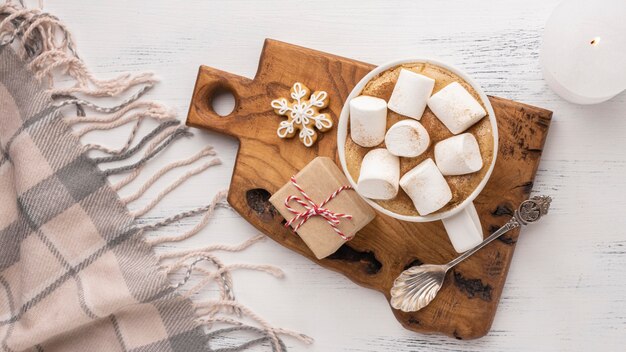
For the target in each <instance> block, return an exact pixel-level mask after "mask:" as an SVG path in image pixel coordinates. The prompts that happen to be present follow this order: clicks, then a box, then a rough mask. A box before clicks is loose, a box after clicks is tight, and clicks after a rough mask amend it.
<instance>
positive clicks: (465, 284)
mask: <svg viewBox="0 0 626 352" xmlns="http://www.w3.org/2000/svg"><path fill="white" fill-rule="evenodd" d="M454 285H455V286H456V287H457V288H458V289H459V290H460V291H461V292H463V293H464V294H465V295H466V296H467V297H468V298H474V297H478V298H480V299H482V300H483V301H486V302H490V301H491V292H492V291H493V288H492V287H491V285H484V284H483V282H482V281H481V280H480V279H466V278H465V277H463V274H461V273H460V272H458V271H455V272H454Z"/></svg>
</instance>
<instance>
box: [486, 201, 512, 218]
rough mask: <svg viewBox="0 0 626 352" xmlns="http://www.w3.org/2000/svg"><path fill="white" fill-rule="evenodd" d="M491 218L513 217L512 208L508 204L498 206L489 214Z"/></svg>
mask: <svg viewBox="0 0 626 352" xmlns="http://www.w3.org/2000/svg"><path fill="white" fill-rule="evenodd" d="M491 215H493V216H507V215H508V216H513V207H512V206H511V204H509V203H502V204H498V206H497V207H496V209H495V210H494V211H492V212H491Z"/></svg>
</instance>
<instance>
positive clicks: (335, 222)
mask: <svg viewBox="0 0 626 352" xmlns="http://www.w3.org/2000/svg"><path fill="white" fill-rule="evenodd" d="M291 184H292V185H293V186H294V187H295V188H296V189H297V190H298V191H299V192H300V193H301V194H302V197H304V199H305V200H306V202H305V201H304V200H302V199H301V198H300V197H298V196H296V195H290V196H289V197H287V198H286V199H285V207H286V208H287V210H289V211H290V212H292V213H293V214H295V215H296V216H295V217H294V218H293V219H291V220H289V221H287V223H286V224H285V227H290V226H291V225H292V224H293V223H296V222H298V221H300V222H298V223H297V224H296V225H295V226H294V227H293V231H294V232H296V231H298V229H299V228H300V226H302V225H304V223H305V222H307V220H309V219H310V218H312V217H313V216H321V217H323V218H324V219H325V220H326V221H327V222H328V224H329V225H330V227H332V228H333V230H335V232H336V233H337V234H338V235H339V236H341V238H343V239H344V240H346V241H349V240H351V239H352V237H354V236H350V237H348V236H346V235H345V234H344V233H343V232H342V231H341V230H339V227H338V226H339V220H340V219H352V215H348V214H344V213H335V212H333V211H332V210H330V209H327V208H324V205H326V203H328V202H330V201H331V200H333V199H334V198H335V197H337V195H339V193H341V192H342V191H344V190H346V189H352V187H351V186H341V187H339V188H338V189H337V190H336V191H334V192H333V193H332V194H331V195H330V196H328V198H326V199H325V200H324V201H323V202H321V203H320V204H315V202H314V201H313V200H312V199H311V197H309V195H308V194H306V192H305V191H304V189H303V188H302V187H300V185H299V184H298V183H297V182H296V177H295V176H292V177H291ZM292 200H293V201H295V202H296V203H298V204H300V205H301V206H302V207H303V208H304V209H305V211H302V212H301V211H298V210H296V209H294V208H292V207H291V206H290V205H289V203H290V202H291V201H292Z"/></svg>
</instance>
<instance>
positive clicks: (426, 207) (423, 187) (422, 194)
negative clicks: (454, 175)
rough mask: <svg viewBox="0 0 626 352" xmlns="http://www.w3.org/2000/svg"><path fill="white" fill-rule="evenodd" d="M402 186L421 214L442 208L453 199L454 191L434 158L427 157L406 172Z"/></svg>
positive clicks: (401, 181) (401, 182)
mask: <svg viewBox="0 0 626 352" xmlns="http://www.w3.org/2000/svg"><path fill="white" fill-rule="evenodd" d="M400 186H401V187H402V189H403V190H404V192H406V194H408V195H409V197H410V198H411V200H412V201H413V205H415V209H417V211H418V212H419V214H420V215H421V216H424V215H428V214H430V213H432V212H434V211H437V210H439V209H441V208H442V207H443V206H444V205H446V204H448V202H449V201H450V200H451V199H452V191H451V190H450V186H448V182H446V179H445V178H444V177H443V175H442V174H441V172H440V171H439V169H438V168H437V165H435V162H434V161H433V159H430V158H428V159H426V160H424V161H422V162H421V163H420V164H419V165H417V166H416V167H414V168H413V169H411V170H410V171H409V172H407V173H406V174H404V176H402V178H401V179H400Z"/></svg>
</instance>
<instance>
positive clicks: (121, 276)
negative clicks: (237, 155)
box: [0, 0, 312, 352]
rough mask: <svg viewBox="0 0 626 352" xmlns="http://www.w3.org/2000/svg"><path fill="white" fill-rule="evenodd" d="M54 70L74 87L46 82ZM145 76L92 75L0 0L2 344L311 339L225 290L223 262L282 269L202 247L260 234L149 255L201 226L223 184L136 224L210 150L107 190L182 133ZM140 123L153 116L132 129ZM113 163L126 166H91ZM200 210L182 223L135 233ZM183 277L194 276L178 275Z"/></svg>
mask: <svg viewBox="0 0 626 352" xmlns="http://www.w3.org/2000/svg"><path fill="white" fill-rule="evenodd" d="M58 78H63V79H64V80H65V81H66V82H68V81H69V82H73V83H74V85H72V86H69V87H57V86H56V85H55V81H56V80H57V79H58ZM155 82H156V79H155V78H154V76H153V75H152V74H149V73H145V74H139V75H130V74H122V75H120V76H118V77H116V78H113V79H109V80H100V79H97V78H96V77H94V75H93V74H92V73H91V72H89V70H88V69H87V67H86V65H85V63H84V62H83V61H82V60H81V59H80V58H79V57H78V55H77V53H76V49H75V45H74V41H73V39H72V35H71V33H70V32H69V31H68V30H67V27H66V26H65V25H64V24H63V23H61V22H60V20H59V19H58V18H56V17H55V16H53V15H50V14H48V13H45V12H42V11H41V10H40V9H36V8H35V9H28V8H24V7H23V6H22V5H21V4H17V3H15V2H12V1H10V0H8V1H7V2H5V3H4V4H0V350H1V351H5V352H17V351H52V352H55V351H63V352H66V351H107V352H110V351H137V352H139V351H167V352H169V351H180V352H193V351H214V352H218V351H221V352H227V351H228V352H236V351H241V350H244V349H247V348H249V347H252V346H257V345H260V346H269V347H271V349H272V351H277V352H281V351H286V349H287V348H286V345H285V344H284V342H283V340H282V339H281V337H280V336H281V335H282V336H284V335H288V336H291V337H293V338H295V339H298V340H300V341H302V342H304V343H307V344H309V343H312V339H311V338H309V337H308V336H306V335H303V334H300V333H297V332H293V331H290V330H286V329H281V328H277V327H274V326H272V325H271V324H269V323H268V322H267V321H265V320H263V319H262V318H261V317H260V316H258V315H257V314H255V313H254V312H253V311H251V310H250V309H249V308H248V307H246V306H244V305H242V304H241V303H239V302H238V301H237V300H235V295H234V293H233V281H232V276H231V271H233V270H255V271H259V272H264V273H267V274H270V275H273V276H275V277H281V276H282V275H283V272H282V271H281V270H280V269H279V268H277V267H273V266H270V265H261V264H252V263H239V264H237V263H235V264H228V265H227V264H225V263H223V262H222V261H221V260H220V259H219V258H218V257H217V256H216V255H214V254H213V252H214V251H230V252H236V251H241V250H244V249H246V248H248V247H249V246H251V245H252V244H254V243H256V242H258V241H260V240H261V239H263V238H264V236H262V235H257V236H255V237H252V238H250V239H248V240H247V241H244V242H243V243H240V244H236V245H225V244H211V245H209V246H207V247H204V248H192V249H188V250H181V251H173V252H172V251H169V252H165V253H159V254H157V253H155V252H154V247H155V246H157V245H159V244H163V243H172V242H177V241H182V240H185V239H187V238H189V237H191V236H194V235H195V234H197V233H198V232H200V230H201V229H202V228H203V227H204V226H205V225H206V224H207V223H208V221H209V219H210V217H211V214H212V212H213V211H214V209H215V208H216V207H217V206H218V205H219V204H220V202H221V201H223V200H224V199H225V197H226V192H225V191H222V192H219V193H218V194H217V195H216V196H215V198H214V199H213V201H212V202H211V203H210V204H208V205H206V206H203V207H200V208H197V209H193V210H189V211H185V212H182V213H179V214H175V215H172V216H171V217H169V218H166V219H163V220H161V221H158V222H156V223H150V224H141V221H138V220H141V219H140V218H141V217H142V216H143V215H144V214H146V213H147V212H149V211H150V210H151V209H152V208H153V207H154V206H155V205H156V204H157V203H159V202H160V200H161V199H163V198H164V197H165V196H166V195H167V194H168V193H170V192H171V191H173V190H174V189H176V187H178V186H179V185H181V184H182V183H183V182H184V181H185V180H186V179H188V178H190V177H192V176H194V175H197V174H200V173H202V172H203V171H205V170H207V169H208V168H210V167H211V166H213V165H218V164H219V163H220V160H219V159H218V158H217V157H215V155H216V153H215V151H213V148H212V147H210V146H206V147H205V148H203V149H202V150H200V151H199V152H197V153H196V154H195V155H193V156H190V157H188V158H187V159H181V160H177V161H174V162H172V163H170V164H168V165H166V166H164V167H162V168H161V169H160V170H159V171H157V172H156V173H155V174H153V175H152V176H151V177H150V178H149V179H148V180H147V181H145V183H144V184H143V185H141V186H140V187H139V189H138V190H136V191H135V193H133V194H131V195H128V196H125V197H124V198H120V197H119V196H118V194H117V191H119V190H120V189H121V188H123V187H125V186H126V185H128V184H129V183H131V182H133V180H135V178H136V177H137V176H138V175H139V174H140V173H141V171H142V168H143V167H144V166H145V164H146V163H147V162H149V161H150V160H151V159H152V158H154V157H156V156H157V154H159V153H160V152H161V151H162V150H164V149H165V148H167V147H168V145H170V144H171V143H173V142H174V141H175V140H177V139H178V138H180V137H182V136H189V135H191V133H190V132H189V131H188V130H187V129H186V128H185V127H184V126H180V122H179V121H178V120H176V118H175V115H174V114H173V113H172V112H171V110H169V109H167V108H166V107H164V106H163V105H161V104H158V103H156V102H152V101H144V100H140V98H141V97H142V95H143V94H144V93H145V92H146V91H147V90H149V89H150V87H152V86H153V85H154V83H155ZM133 88H135V89H133ZM137 88H138V89H137ZM133 90H134V91H135V93H134V94H132V95H130V96H128V97H127V98H126V99H121V98H122V95H128V92H129V91H133ZM76 96H78V98H77V97H76ZM100 97H107V98H114V99H113V100H114V101H117V102H119V105H117V106H113V107H108V108H107V107H102V106H99V105H97V104H95V103H94V100H93V99H97V98H100ZM115 98H117V99H115ZM120 101H121V102H120ZM66 106H68V107H69V106H75V107H76V111H77V114H76V116H67V117H64V116H62V112H61V110H62V109H64V107H66ZM86 111H88V112H89V113H90V114H91V113H93V115H86ZM67 112H68V110H67V109H66V110H64V111H63V113H67ZM145 120H152V121H153V122H156V123H157V124H158V125H157V127H156V128H154V129H153V130H152V131H150V132H149V133H146V134H143V133H141V132H140V125H141V124H142V121H145ZM126 124H133V125H134V127H133V128H132V131H131V132H130V134H129V136H128V139H127V141H126V143H125V145H123V146H121V147H120V148H117V149H116V148H111V147H108V146H104V145H99V144H82V143H81V141H80V140H79V138H80V137H81V136H83V135H84V134H86V133H89V132H90V131H94V130H112V129H116V127H119V126H123V125H126ZM142 134H143V136H142V137H141V138H140V139H139V137H138V136H139V135H142ZM136 137H137V138H136ZM136 139H137V140H138V141H137V142H136V143H134V144H133V142H135V140H136ZM90 151H98V153H99V154H100V156H90V155H88V153H89V152H90ZM142 153H143V155H142V156H140V158H139V160H135V161H130V160H131V158H133V157H134V156H136V155H141V154H142ZM102 154H105V155H104V156H103V155H102ZM134 159H137V158H134ZM206 159H210V160H208V161H207V160H206ZM199 160H203V161H204V163H203V164H202V165H200V166H195V168H194V169H192V170H189V171H187V172H186V173H184V174H182V175H178V176H177V179H176V181H175V182H173V183H171V184H170V185H169V186H167V187H166V188H164V189H163V190H162V191H161V192H160V193H159V194H158V195H157V196H156V197H155V198H154V199H152V200H151V201H150V202H148V205H147V206H144V207H143V208H142V209H139V210H135V211H133V212H130V211H129V210H128V207H127V206H128V204H129V203H131V202H133V201H135V200H137V199H139V198H140V197H142V195H143V194H144V192H146V191H147V190H148V189H149V188H151V187H152V185H154V184H155V182H156V181H157V180H158V179H159V178H160V177H161V176H163V175H164V174H166V173H168V172H170V171H172V170H174V169H177V168H179V167H185V166H190V165H193V164H194V163H195V162H196V161H198V162H199ZM115 161H125V164H126V165H124V166H118V167H113V168H109V169H105V170H101V169H100V168H99V165H102V164H105V163H109V162H115ZM117 174H125V177H124V178H122V179H121V180H119V181H116V183H114V184H111V183H110V182H109V181H110V180H109V178H108V176H111V175H117ZM200 214H202V218H201V219H200V220H199V221H198V222H197V223H196V225H195V226H194V227H193V228H191V229H190V230H187V231H186V232H184V233H182V234H178V235H174V236H154V237H150V238H146V236H145V234H146V233H147V232H150V231H155V230H157V229H159V228H161V227H164V226H168V225H169V224H173V223H176V222H178V221H180V220H181V219H184V218H187V217H191V216H196V215H200ZM200 264H205V265H204V266H202V265H200ZM184 269H186V273H185V275H184V279H183V280H182V281H179V282H178V283H177V284H175V285H172V284H170V282H169V280H168V275H169V274H173V273H177V272H179V271H182V270H184ZM192 269H193V270H195V271H196V273H195V274H196V275H192ZM192 276H193V278H199V279H200V280H199V283H196V284H195V285H194V286H192V287H191V288H189V287H186V286H184V285H185V284H186V283H187V282H188V281H189V279H190V278H192ZM210 285H215V286H217V292H218V294H219V295H218V297H215V298H212V299H208V300H206V298H205V300H204V301H203V300H202V299H200V298H198V297H195V296H194V295H195V294H196V293H199V292H200V291H202V290H203V289H204V288H206V287H208V286H210ZM213 296H215V292H213ZM189 297H194V300H193V302H192V300H191V299H190V298H189ZM214 345H217V346H218V347H217V348H216V347H215V346H214ZM214 348H216V349H214Z"/></svg>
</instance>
